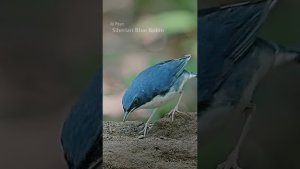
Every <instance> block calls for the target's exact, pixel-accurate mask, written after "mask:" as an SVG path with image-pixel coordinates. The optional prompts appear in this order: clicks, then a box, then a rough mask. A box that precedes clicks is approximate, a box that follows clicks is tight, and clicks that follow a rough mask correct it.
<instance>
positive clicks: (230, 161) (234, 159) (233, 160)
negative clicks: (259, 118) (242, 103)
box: [217, 103, 256, 169]
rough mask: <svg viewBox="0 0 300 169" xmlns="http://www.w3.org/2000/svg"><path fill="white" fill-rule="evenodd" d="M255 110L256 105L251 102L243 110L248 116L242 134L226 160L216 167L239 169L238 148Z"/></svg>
mask: <svg viewBox="0 0 300 169" xmlns="http://www.w3.org/2000/svg"><path fill="white" fill-rule="evenodd" d="M255 112H256V106H255V105H254V104H252V103H251V104H250V105H249V106H248V107H247V108H246V109H245V110H244V113H245V114H246V115H247V116H248V117H247V120H246V123H245V124H244V127H243V130H242V134H241V136H240V138H239V140H238V143H237V145H236V146H235V148H234V149H233V151H232V152H231V153H230V154H229V156H228V157H227V160H226V161H225V162H223V163H221V164H219V165H218V167H217V169H241V168H240V167H239V166H238V156H239V150H240V147H241V145H242V143H243V141H244V140H245V138H246V136H247V133H248V131H249V127H250V122H251V119H252V117H253V115H254V114H255Z"/></svg>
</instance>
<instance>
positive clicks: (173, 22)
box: [150, 11, 197, 34]
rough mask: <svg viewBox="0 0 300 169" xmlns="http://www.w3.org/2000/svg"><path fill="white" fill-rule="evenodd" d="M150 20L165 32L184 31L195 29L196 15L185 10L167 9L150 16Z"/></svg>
mask: <svg viewBox="0 0 300 169" xmlns="http://www.w3.org/2000/svg"><path fill="white" fill-rule="evenodd" d="M150 22H152V23H153V25H157V26H158V27H160V28H163V29H164V31H165V33H167V34H175V33H184V32H190V31H193V30H194V29H196V26H197V16H196V15H193V14H192V13H191V12H187V11H168V12H163V13H161V14H158V15H156V16H154V17H152V18H151V20H150Z"/></svg>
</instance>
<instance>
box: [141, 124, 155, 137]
mask: <svg viewBox="0 0 300 169" xmlns="http://www.w3.org/2000/svg"><path fill="white" fill-rule="evenodd" d="M151 128H152V124H150V123H149V124H147V123H145V126H144V129H143V130H141V131H140V132H139V134H142V135H140V136H139V137H138V138H139V139H142V138H145V137H146V133H147V131H149V130H150V129H151Z"/></svg>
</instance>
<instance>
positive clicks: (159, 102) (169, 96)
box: [138, 92, 178, 109]
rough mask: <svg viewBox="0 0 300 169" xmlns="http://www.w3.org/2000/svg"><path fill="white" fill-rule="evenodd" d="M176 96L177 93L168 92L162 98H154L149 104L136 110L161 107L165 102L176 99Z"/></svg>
mask: <svg viewBox="0 0 300 169" xmlns="http://www.w3.org/2000/svg"><path fill="white" fill-rule="evenodd" d="M176 95H178V92H169V93H167V94H166V95H164V96H160V95H158V96H156V97H154V98H153V99H152V100H151V101H150V102H148V103H146V104H144V105H142V106H141V107H139V108H138V109H153V108H157V107H160V106H161V105H163V104H165V103H166V102H168V101H170V100H171V99H173V98H174V97H176Z"/></svg>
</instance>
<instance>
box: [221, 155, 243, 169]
mask: <svg viewBox="0 0 300 169" xmlns="http://www.w3.org/2000/svg"><path fill="white" fill-rule="evenodd" d="M237 162H238V153H237V152H232V153H231V154H230V155H229V156H228V158H227V160H226V161H224V162H223V163H221V164H219V165H218V167H217V169H242V168H240V167H239V166H238V163H237Z"/></svg>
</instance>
